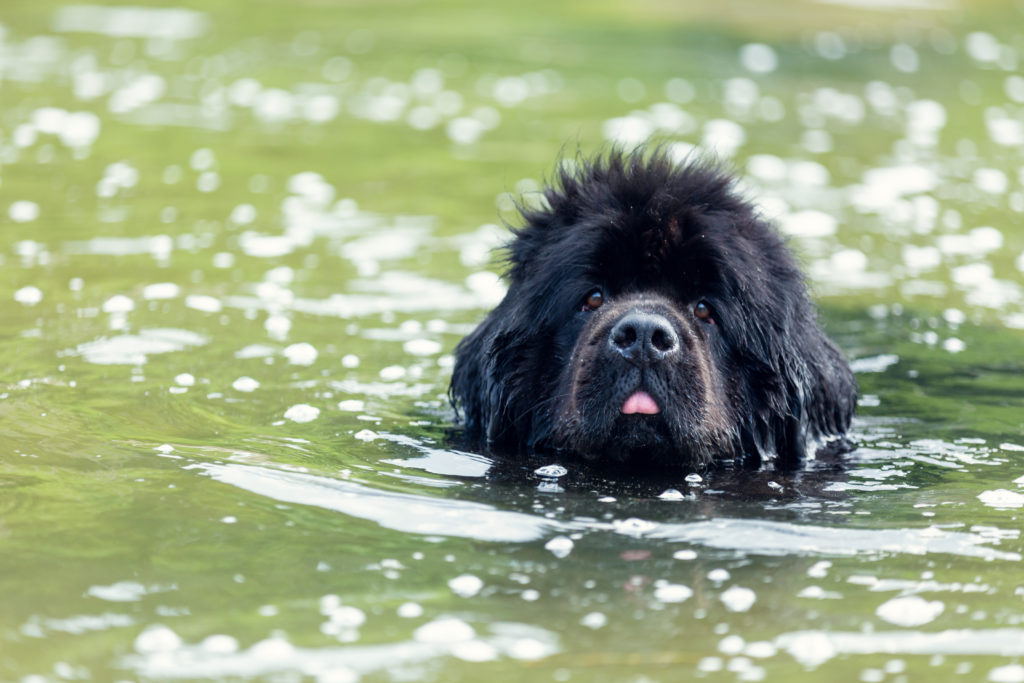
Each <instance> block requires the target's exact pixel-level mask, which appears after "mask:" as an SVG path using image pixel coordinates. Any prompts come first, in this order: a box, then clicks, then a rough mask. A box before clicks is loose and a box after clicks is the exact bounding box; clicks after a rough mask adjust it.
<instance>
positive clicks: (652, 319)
mask: <svg viewBox="0 0 1024 683" xmlns="http://www.w3.org/2000/svg"><path fill="white" fill-rule="evenodd" d="M609 343H610V344H611V347H612V348H613V349H614V350H615V351H617V352H619V353H621V354H622V355H623V356H624V357H625V358H626V360H629V361H632V362H635V363H643V364H647V363H653V362H655V361H659V360H661V359H662V358H665V357H666V356H669V355H672V354H673V353H675V352H676V351H677V350H678V349H679V336H678V335H677V334H676V331H675V330H673V329H672V324H671V323H670V322H669V321H668V318H666V317H665V316H663V315H658V314H657V313H646V312H641V311H634V312H632V313H627V314H626V315H624V316H622V318H620V319H619V321H618V322H617V323H615V325H614V327H612V331H611V334H610V335H609Z"/></svg>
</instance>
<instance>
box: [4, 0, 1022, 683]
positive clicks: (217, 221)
mask: <svg viewBox="0 0 1024 683" xmlns="http://www.w3.org/2000/svg"><path fill="white" fill-rule="evenodd" d="M877 4H878V3H863V2H856V3H855V2H849V3H843V2H829V3H824V2H822V3H811V2H808V3H798V2H783V3H775V4H773V6H772V8H773V12H772V13H771V14H770V15H768V16H764V15H763V14H762V15H759V16H758V17H757V18H756V21H754V20H752V19H751V18H750V17H747V16H746V15H745V14H744V13H743V12H742V11H740V6H739V5H734V4H733V3H728V2H727V3H725V4H724V5H722V4H721V3H719V4H718V5H716V6H715V8H714V11H713V13H705V12H704V10H696V9H694V10H688V9H680V8H674V7H669V6H657V5H650V4H640V5H636V6H635V7H631V8H630V9H629V11H628V12H627V11H626V10H624V9H622V8H617V7H612V6H610V5H609V6H607V7H606V6H604V5H587V6H586V7H584V6H583V5H580V6H578V7H576V6H571V7H570V6H564V7H558V6H555V7H552V6H550V5H545V6H543V7H540V6H538V7H532V6H528V5H527V6H521V7H520V8H519V9H516V10H513V9H511V8H510V7H509V8H487V9H484V8H480V7H476V6H475V5H474V6H465V5H462V4H460V3H457V2H450V3H433V4H430V5H422V6H420V5H409V6H405V5H403V6H402V8H401V11H400V12H397V13H396V12H395V11H393V10H394V8H392V7H390V6H379V7H378V6H377V5H374V4H370V5H365V6H360V5H357V6H350V5H346V6H344V7H340V6H339V7H334V6H328V5H326V4H324V5H320V4H316V3H309V4H295V3H289V4H287V6H285V5H277V4H273V3H259V4H256V3H246V2H226V3H218V4H217V6H216V7H212V6H208V3H198V2H196V3H176V4H175V5H173V6H166V7H163V8H161V9H155V8H153V7H149V6H146V7H142V6H136V7H127V6H117V5H110V6H102V7H101V6H94V5H84V4H83V5H73V4H66V3H57V2H50V1H40V0H36V1H34V2H24V1H22V0H15V1H13V2H11V1H8V2H6V3H5V5H4V12H3V16H2V18H0V21H2V26H0V267H2V272H3V273H4V279H3V281H2V284H0V317H2V320H3V321H4V324H3V334H2V335H0V414H2V416H3V429H2V434H0V492H2V495H0V589H2V591H0V594H2V595H3V596H4V600H3V604H4V607H3V610H0V679H2V680H11V681H19V682H25V683H28V682H32V683H37V682H39V681H57V680H82V679H90V680H169V679H176V680H179V679H186V680H187V679H206V680H209V679H217V680H225V679H228V680H238V679H258V680H275V681H276V680H286V681H291V680H317V681H356V680H360V679H361V680H368V681H405V680H439V681H456V680H465V681H475V680H481V679H483V678H485V677H486V678H490V679H494V680H503V681H504V680H508V681H519V680H531V681H532V680H553V681H569V680H574V681H607V680H615V681H670V680H689V679H691V678H694V677H703V678H707V679H709V680H723V681H735V680H794V681H804V680H806V681H814V680H821V679H822V678H829V679H836V680H840V679H841V680H863V681H883V680H885V681H889V680H891V681H900V680H919V679H923V678H927V679H929V680H950V679H954V678H963V679H964V680H989V681H1024V664H1022V662H1024V581H1022V579H1021V578H1020V577H1021V557H1022V554H1024V540H1022V539H1021V526H1022V524H1021V515H1022V514H1024V418H1022V417H1021V416H1022V415H1024V380H1022V379H1021V377H1022V375H1021V373H1022V370H1024V362H1022V357H1024V354H1022V353H1021V349H1022V348H1024V331H1022V330H1024V293H1022V286H1021V273H1022V271H1024V229H1021V227H1020V225H1021V218H1022V217H1021V214H1022V213H1024V165H1022V164H1024V161H1022V157H1021V149H1022V145H1024V78H1022V76H1021V75H1020V59H1021V52H1022V50H1024V43H1022V38H1021V34H1020V31H1019V30H1018V29H1017V27H1018V26H1020V25H1021V22H1022V20H1024V17H1022V14H1021V10H1020V8H1019V7H1017V6H1015V5H1013V4H1012V3H999V2H996V3H987V4H986V5H985V6H984V7H982V8H973V7H967V6H963V7H960V8H959V9H955V8H952V6H951V5H949V4H947V3H942V2H934V3H925V2H921V3H917V2H914V3H902V4H898V5H895V6H889V8H888V9H877V8H876V7H875V6H876V5H877ZM910 10H912V11H910ZM540 16H543V17H545V18H544V19H543V20H540V19H539V18H538V17H540ZM647 139H657V140H664V141H668V142H670V143H672V144H673V145H674V146H673V150H674V153H677V154H679V155H684V154H686V153H687V151H688V150H690V149H691V148H692V147H693V146H694V145H700V146H704V147H712V148H714V149H716V150H717V153H718V154H720V155H721V156H723V157H727V158H730V159H731V161H732V163H734V165H735V166H736V167H737V168H738V169H740V170H741V171H742V172H743V173H744V175H745V178H746V180H745V182H746V184H747V186H748V187H749V188H750V190H751V191H752V193H754V194H755V195H756V196H757V197H758V198H759V201H760V202H761V206H762V208H763V210H764V211H765V212H766V213H768V214H769V215H771V216H773V217H775V219H776V220H777V222H778V224H779V225H780V227H781V228H782V229H783V231H784V232H785V233H786V234H787V235H789V236H790V238H791V241H792V244H793V246H794V248H795V249H796V250H797V251H798V252H799V254H800V256H801V259H802V261H803V262H804V264H805V265H806V267H807V271H808V274H809V276H810V278H811V283H812V286H813V289H814V291H815V294H816V296H817V298H818V300H819V302H820V304H821V309H822V318H823V323H824V324H825V326H826V328H827V329H828V330H829V332H830V334H832V336H833V337H834V338H836V340H837V341H838V342H839V343H840V345H841V346H842V348H843V349H844V350H845V351H846V352H847V353H848V355H849V356H850V357H851V358H852V359H853V361H854V367H855V368H856V370H857V373H858V380H859V382H860V384H861V389H862V395H861V399H860V408H859V417H858V418H857V422H856V425H855V432H854V434H853V438H854V440H855V441H856V443H857V445H858V449H857V451H856V452H855V453H853V454H851V455H849V456H846V457H843V458H840V459H838V460H829V459H824V460H821V461H816V462H812V463H809V464H808V467H807V468H806V469H805V470H803V471H801V472H798V473H794V474H780V473H776V472H772V471H765V472H757V473H746V474H742V475H736V474H734V473H732V474H731V473H710V474H705V475H703V476H699V477H698V476H691V477H687V478H680V479H679V480H675V479H672V480H659V481H650V480H647V481H634V482H622V481H607V480H604V479H601V478H600V477H595V476H593V475H590V474H587V473H583V472H579V471H574V470H573V469H572V468H571V467H567V465H568V464H567V463H558V462H540V463H531V464H530V465H529V466H527V467H526V468H524V469H522V470H521V469H519V468H517V467H515V466H509V465H507V464H501V463H492V462H490V461H489V460H488V459H486V458H484V457H482V456H479V455H476V454H472V453H464V452H460V451H459V450H457V449H455V448H453V447H452V445H451V442H450V441H449V440H448V438H447V430H448V427H449V425H450V423H451V421H452V418H453V415H452V412H451V410H450V408H449V407H448V405H447V402H446V399H445V390H446V386H447V380H448V376H449V373H450V370H451V365H452V358H451V350H452V349H453V348H454V345H455V344H456V343H457V341H458V339H460V338H461V336H462V335H464V334H465V333H466V332H467V331H469V330H470V329H472V327H473V325H474V324H475V322H476V321H478V320H479V319H480V318H481V316H482V314H483V312H484V311H486V310H487V309H488V308H489V307H490V306H493V305H494V304H495V303H496V302H497V301H498V300H500V298H501V296H502V294H503V291H504V290H503V286H502V284H501V282H500V280H499V278H498V277H497V276H496V275H495V273H497V272H499V270H500V267H499V266H498V265H497V264H496V263H495V262H494V261H493V260H492V257H491V249H492V248H493V247H494V246H495V245H498V244H500V243H501V242H502V240H503V239H504V236H505V231H504V229H503V228H501V227H498V224H499V223H500V219H502V218H509V217H511V216H512V215H513V213H512V212H513V204H512V200H513V198H514V197H517V196H522V197H523V198H524V201H531V196H532V193H534V192H536V190H537V189H538V188H539V187H540V185H541V182H542V179H543V176H544V174H546V173H547V172H548V171H549V169H550V168H551V166H552V164H553V161H554V159H555V158H556V156H557V155H558V153H559V150H561V149H563V145H565V144H567V141H568V145H570V147H569V149H571V148H572V146H574V145H575V144H576V143H577V141H578V143H579V145H580V146H581V147H582V148H583V149H594V148H596V147H598V146H600V145H601V144H604V143H606V142H608V141H618V142H620V143H622V144H633V143H638V142H642V141H645V140H647Z"/></svg>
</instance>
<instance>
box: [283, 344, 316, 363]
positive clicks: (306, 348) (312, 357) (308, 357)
mask: <svg viewBox="0 0 1024 683" xmlns="http://www.w3.org/2000/svg"><path fill="white" fill-rule="evenodd" d="M282 353H283V354H284V357H285V358H287V359H288V362H289V363H290V364H292V365H307V366H308V365H312V364H313V363H314V362H316V358H317V355H318V353H317V350H316V347H314V346H313V345H312V344H308V343H306V342H300V343H298V344H290V345H288V346H286V347H285V348H284V351H283V352H282Z"/></svg>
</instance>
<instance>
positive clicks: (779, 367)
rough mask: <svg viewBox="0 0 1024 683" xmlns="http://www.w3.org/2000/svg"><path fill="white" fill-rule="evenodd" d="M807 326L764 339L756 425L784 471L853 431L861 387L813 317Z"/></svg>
mask: <svg viewBox="0 0 1024 683" xmlns="http://www.w3.org/2000/svg"><path fill="white" fill-rule="evenodd" d="M801 313H802V314H803V315H801V316H800V317H801V318H802V321H798V322H797V323H796V324H795V325H791V326H789V327H787V328H786V329H784V330H775V333H774V334H769V335H765V336H764V340H765V346H764V347H763V348H762V349H761V351H762V353H759V354H758V358H757V361H758V362H757V364H756V365H757V367H758V368H759V369H757V370H753V371H752V372H751V374H750V376H751V377H753V378H754V379H753V381H752V385H754V386H753V387H752V390H753V391H755V392H758V393H760V395H761V401H760V402H759V403H758V402H755V404H756V405H759V406H760V407H761V410H760V411H759V413H758V414H756V415H754V416H753V417H754V423H753V424H752V425H751V427H752V429H753V432H754V433H753V436H754V438H755V441H756V442H757V443H758V445H759V447H760V448H761V450H762V451H763V452H766V453H769V452H771V453H774V454H775V455H776V458H777V461H776V464H777V466H779V467H782V468H792V467H796V466H798V465H799V464H800V463H801V461H803V459H804V458H805V457H808V456H813V455H814V451H815V450H816V449H818V448H820V447H821V446H823V445H825V443H826V442H827V441H829V440H831V439H835V438H839V437H842V435H843V434H845V433H846V431H847V430H848V429H849V427H850V421H851V420H852V418H853V412H854V408H855V406H856V400H857V383H856V380H855V379H854V377H853V372H852V371H851V370H850V366H849V364H848V363H847V362H846V360H845V358H843V355H842V353H841V352H840V351H839V349H838V348H836V346H835V345H834V344H833V343H832V341H831V340H830V339H829V338H828V337H826V336H825V333H824V332H823V331H822V330H821V328H820V327H819V326H818V324H817V322H816V321H815V320H814V317H813V311H812V309H810V308H809V304H807V309H806V310H803V311H801Z"/></svg>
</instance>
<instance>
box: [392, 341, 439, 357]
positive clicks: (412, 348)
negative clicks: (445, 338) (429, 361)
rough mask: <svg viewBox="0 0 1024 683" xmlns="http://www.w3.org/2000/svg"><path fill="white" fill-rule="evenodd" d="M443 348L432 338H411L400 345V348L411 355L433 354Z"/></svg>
mask: <svg viewBox="0 0 1024 683" xmlns="http://www.w3.org/2000/svg"><path fill="white" fill-rule="evenodd" d="M442 348H444V347H442V346H441V344H440V343H439V342H436V341H434V340H433V339H411V340H409V341H407V342H405V343H404V344H403V345H402V349H403V350H404V351H405V352H406V353H408V354H411V355H413V356H434V355H437V354H439V353H441V349H442Z"/></svg>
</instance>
